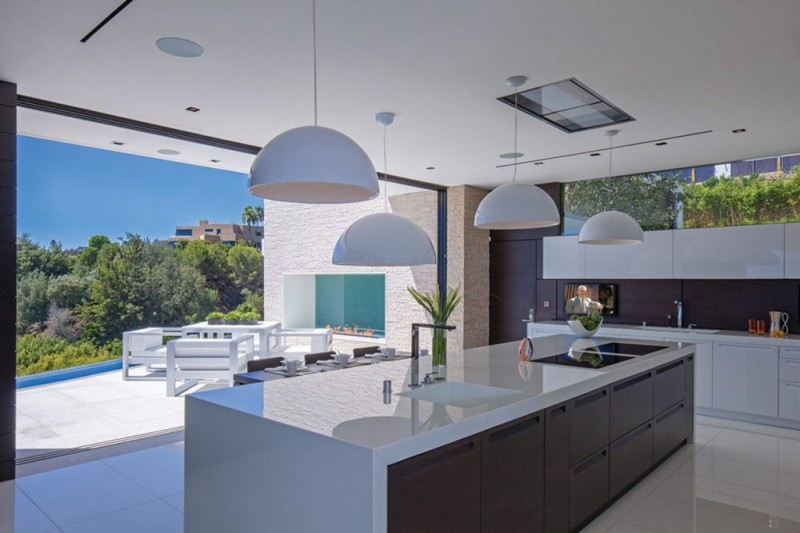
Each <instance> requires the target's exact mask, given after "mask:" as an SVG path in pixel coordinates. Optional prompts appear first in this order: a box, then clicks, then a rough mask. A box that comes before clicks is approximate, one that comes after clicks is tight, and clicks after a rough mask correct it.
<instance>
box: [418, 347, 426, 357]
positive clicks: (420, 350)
mask: <svg viewBox="0 0 800 533" xmlns="http://www.w3.org/2000/svg"><path fill="white" fill-rule="evenodd" d="M419 355H420V357H421V356H423V355H428V349H427V348H420V349H419Z"/></svg>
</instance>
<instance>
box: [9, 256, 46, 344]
mask: <svg viewBox="0 0 800 533" xmlns="http://www.w3.org/2000/svg"><path fill="white" fill-rule="evenodd" d="M49 307H50V300H49V298H48V297H47V276H46V275H45V274H44V272H41V271H40V270H34V271H32V272H28V273H26V274H24V275H23V276H22V277H20V278H19V279H18V280H17V333H18V334H22V333H25V332H29V331H34V332H36V331H39V330H41V329H42V328H43V327H44V322H45V320H47V311H48V308H49Z"/></svg>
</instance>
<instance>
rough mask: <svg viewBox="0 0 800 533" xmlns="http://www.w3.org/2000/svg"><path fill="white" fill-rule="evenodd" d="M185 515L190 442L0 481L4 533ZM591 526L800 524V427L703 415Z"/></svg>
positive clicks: (164, 520) (741, 528) (118, 525)
mask: <svg viewBox="0 0 800 533" xmlns="http://www.w3.org/2000/svg"><path fill="white" fill-rule="evenodd" d="M182 513H183V445H182V443H178V444H170V445H167V446H161V447H157V448H151V449H147V450H143V451H138V452H133V453H129V454H125V455H120V456H116V457H112V458H109V459H103V460H100V461H94V462H90V463H85V464H81V465H77V466H70V467H67V468H62V469H58V470H52V471H50V472H45V473H41V474H34V475H31V476H26V477H22V478H19V479H17V480H15V481H7V482H3V483H0V533H12V532H17V533H40V532H41V533H45V532H49V531H56V532H57V531H62V532H68V533H90V532H91V533H94V532H98V533H100V532H102V533H107V532H114V533H128V532H130V533H134V532H137V533H138V532H142V533H145V532H146V533H160V532H165V533H167V532H169V533H174V532H179V531H182V527H183V514H182ZM584 531H587V532H591V533H595V532H609V533H634V532H638V533H646V532H652V531H655V532H664V533H669V532H678V533H686V532H694V533H705V532H708V533H718V532H724V533H738V532H742V533H744V532H746V533H758V532H762V531H763V532H774V531H800V431H794V430H786V429H780V428H772V427H769V426H761V425H756V424H746V423H741V422H731V421H728V420H723V419H717V418H707V417H698V418H697V421H696V430H695V443H694V444H691V445H688V446H685V447H684V448H682V449H681V450H680V451H679V452H677V453H676V454H675V455H673V456H672V457H671V458H670V459H669V460H667V461H666V462H665V463H664V464H663V465H661V466H660V467H659V468H658V469H657V470H655V471H654V472H653V473H652V474H651V475H650V476H648V477H647V478H646V479H644V480H643V481H642V482H641V483H639V484H638V485H637V486H636V487H634V488H633V489H632V490H631V491H629V492H628V493H627V494H626V495H625V496H623V497H622V498H621V499H620V500H619V501H617V502H616V503H615V504H614V505H613V506H612V507H610V508H609V509H608V510H607V511H606V512H605V513H603V514H602V515H601V516H600V517H598V518H597V519H596V520H595V521H594V522H592V523H591V524H590V525H589V526H588V527H587V528H586V529H585V530H584Z"/></svg>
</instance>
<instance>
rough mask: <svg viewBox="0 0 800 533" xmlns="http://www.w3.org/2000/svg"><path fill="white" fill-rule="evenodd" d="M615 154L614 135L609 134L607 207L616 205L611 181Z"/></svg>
mask: <svg viewBox="0 0 800 533" xmlns="http://www.w3.org/2000/svg"><path fill="white" fill-rule="evenodd" d="M613 154H614V136H613V135H609V136H608V196H607V197H606V200H607V201H608V207H607V209H611V208H612V207H614V206H613V205H611V199H612V194H611V188H612V187H613V184H612V183H611V157H612V156H613Z"/></svg>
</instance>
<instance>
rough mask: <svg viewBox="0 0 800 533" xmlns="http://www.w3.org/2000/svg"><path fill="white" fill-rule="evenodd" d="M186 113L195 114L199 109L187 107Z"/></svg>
mask: <svg viewBox="0 0 800 533" xmlns="http://www.w3.org/2000/svg"><path fill="white" fill-rule="evenodd" d="M186 111H191V112H192V113H197V112H198V111H200V108H199V107H193V106H189V107H187V108H186Z"/></svg>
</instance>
